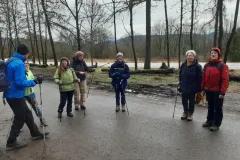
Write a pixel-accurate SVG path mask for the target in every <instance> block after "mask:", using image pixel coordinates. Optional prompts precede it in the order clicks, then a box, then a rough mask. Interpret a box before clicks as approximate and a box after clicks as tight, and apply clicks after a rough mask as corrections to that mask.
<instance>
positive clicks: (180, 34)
mask: <svg viewBox="0 0 240 160" xmlns="http://www.w3.org/2000/svg"><path fill="white" fill-rule="evenodd" d="M182 25H183V0H181V17H180V33H179V41H178V67H179V69H180V67H181V66H180V65H181V42H182Z"/></svg>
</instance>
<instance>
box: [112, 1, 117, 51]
mask: <svg viewBox="0 0 240 160" xmlns="http://www.w3.org/2000/svg"><path fill="white" fill-rule="evenodd" d="M112 2H113V24H114V41H115V47H116V53H118V46H117V25H116V1H115V0H112Z"/></svg>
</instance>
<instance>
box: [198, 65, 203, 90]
mask: <svg viewBox="0 0 240 160" xmlns="http://www.w3.org/2000/svg"><path fill="white" fill-rule="evenodd" d="M201 82H202V66H201V65H199V64H198V65H197V92H200V91H201Z"/></svg>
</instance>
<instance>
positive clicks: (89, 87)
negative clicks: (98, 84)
mask: <svg viewBox="0 0 240 160" xmlns="http://www.w3.org/2000/svg"><path fill="white" fill-rule="evenodd" d="M107 64H109V63H106V64H104V65H101V66H99V68H101V67H103V66H105V65H107ZM94 73H95V72H93V73H92V77H91V82H90V84H89V86H88V93H87V98H88V95H89V92H90V89H91V85H92V81H93V76H94Z"/></svg>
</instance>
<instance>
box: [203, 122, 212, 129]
mask: <svg viewBox="0 0 240 160" xmlns="http://www.w3.org/2000/svg"><path fill="white" fill-rule="evenodd" d="M211 126H212V122H208V121H206V122H204V123H203V125H202V127H204V128H208V127H211Z"/></svg>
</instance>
